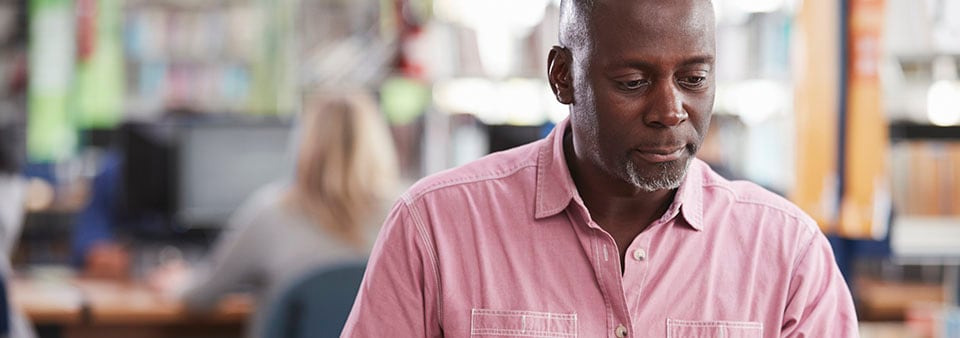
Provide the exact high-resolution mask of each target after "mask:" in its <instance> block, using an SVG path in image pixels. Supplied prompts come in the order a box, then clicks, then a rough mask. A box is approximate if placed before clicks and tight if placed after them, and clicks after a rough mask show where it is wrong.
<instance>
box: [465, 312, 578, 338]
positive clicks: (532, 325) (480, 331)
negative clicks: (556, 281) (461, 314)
mask: <svg viewBox="0 0 960 338" xmlns="http://www.w3.org/2000/svg"><path fill="white" fill-rule="evenodd" d="M470 335H474V336H476V335H486V336H520V337H576V336H577V314H576V313H549V312H534V311H510V310H489V309H473V310H472V311H471V313H470Z"/></svg>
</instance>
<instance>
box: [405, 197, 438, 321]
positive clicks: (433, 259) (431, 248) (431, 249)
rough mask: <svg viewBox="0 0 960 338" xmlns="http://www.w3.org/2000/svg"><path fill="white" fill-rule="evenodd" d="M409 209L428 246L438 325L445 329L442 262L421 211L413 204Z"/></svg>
mask: <svg viewBox="0 0 960 338" xmlns="http://www.w3.org/2000/svg"><path fill="white" fill-rule="evenodd" d="M407 208H408V209H409V212H410V214H411V215H412V216H413V223H414V225H416V226H417V232H418V233H419V234H420V240H421V241H423V245H425V246H427V257H429V258H430V261H431V263H433V275H434V278H435V279H436V281H437V325H439V326H440V327H443V285H442V284H440V262H439V260H438V259H437V257H436V255H435V253H436V250H437V248H436V246H435V245H433V241H431V240H430V237H429V236H427V231H426V229H425V228H424V225H423V224H424V223H423V220H422V219H420V214H419V212H418V211H419V210H418V209H416V205H414V204H412V203H411V204H407Z"/></svg>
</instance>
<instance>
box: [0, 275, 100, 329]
mask: <svg viewBox="0 0 960 338" xmlns="http://www.w3.org/2000/svg"><path fill="white" fill-rule="evenodd" d="M9 294H10V298H11V301H12V302H13V304H15V305H16V306H17V307H19V308H20V309H22V310H23V311H24V312H25V313H26V315H27V317H29V318H30V319H31V320H32V321H33V322H34V323H36V324H65V325H73V324H80V323H81V322H82V321H83V316H82V314H83V297H82V296H81V294H80V290H78V289H77V288H75V287H73V286H72V285H70V284H69V283H64V282H60V281H42V280H22V279H14V280H13V281H12V283H10V290H9Z"/></svg>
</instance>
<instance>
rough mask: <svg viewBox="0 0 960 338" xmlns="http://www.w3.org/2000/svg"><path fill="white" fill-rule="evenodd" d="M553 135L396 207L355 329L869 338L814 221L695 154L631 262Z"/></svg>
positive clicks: (436, 180)
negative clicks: (585, 196)
mask: <svg viewBox="0 0 960 338" xmlns="http://www.w3.org/2000/svg"><path fill="white" fill-rule="evenodd" d="M568 126H569V122H567V121H565V122H564V123H562V124H560V125H559V126H558V127H557V128H556V129H555V130H554V131H553V132H552V133H551V134H550V135H549V136H548V137H547V138H546V139H544V140H540V141H537V142H534V143H531V144H528V145H525V146H522V147H519V148H515V149H513V150H509V151H505V152H500V153H496V154H493V155H490V156H487V157H485V158H483V159H481V160H479V161H476V162H473V163H471V164H468V165H466V166H463V167H460V168H456V169H453V170H450V171H446V172H443V173H440V174H437V175H434V176H430V177H427V178H425V179H423V180H421V181H420V182H418V183H417V184H416V185H414V186H413V187H412V188H411V189H410V190H409V191H408V192H407V193H406V194H404V195H403V197H402V198H401V201H400V202H398V203H397V205H396V206H395V207H394V209H393V212H392V214H391V215H390V216H389V218H388V219H387V221H386V223H385V225H384V227H383V229H382V230H381V233H380V237H379V238H378V240H377V244H376V246H375V247H374V249H373V253H372V255H371V257H370V261H369V263H368V267H367V272H366V276H365V278H364V281H363V285H362V286H361V288H360V293H359V295H358V296H357V300H356V303H355V304H354V307H353V311H352V313H351V314H350V318H349V319H348V321H347V324H346V327H345V328H344V331H343V337H441V336H447V337H467V336H481V337H483V336H486V337H495V336H511V337H623V336H627V337H643V338H648V337H670V338H692V337H698V338H699V337H727V338H753V337H770V338H772V337H813V338H844V337H857V336H858V333H857V318H856V314H855V312H854V308H853V303H852V301H851V298H850V293H849V291H848V289H847V287H846V285H845V283H844V281H843V278H842V277H841V275H840V272H839V270H838V269H837V267H836V264H835V263H834V258H833V254H832V251H831V249H830V245H829V244H828V243H827V240H826V238H825V237H824V235H823V234H822V233H821V232H820V230H819V228H818V227H817V226H816V224H815V222H814V221H813V220H812V219H811V218H810V217H808V216H807V215H806V214H804V213H803V212H802V211H800V210H799V209H798V208H797V207H795V206H794V205H793V204H791V203H790V202H788V201H786V200H784V199H783V198H780V197H778V196H776V195H774V194H772V193H770V192H767V191H766V190H763V189H761V188H760V187H758V186H756V185H754V184H751V183H748V182H730V181H727V180H724V179H723V178H721V177H720V176H718V175H717V174H716V173H714V172H713V171H712V170H711V169H710V168H709V167H708V166H707V165H706V164H705V163H703V162H701V161H699V160H695V161H694V162H693V163H692V164H691V165H690V169H689V172H688V173H687V176H686V179H685V181H684V182H683V184H682V185H681V187H680V188H679V191H678V192H677V194H676V198H675V199H674V201H673V203H672V204H671V206H670V207H669V209H668V210H667V212H666V213H665V214H664V215H663V216H662V217H660V218H659V219H658V220H657V221H655V222H653V224H651V225H650V226H649V227H648V228H647V229H646V230H644V231H643V232H642V233H641V234H640V235H639V236H637V237H636V238H635V239H634V240H633V242H632V243H631V244H630V247H629V250H628V251H627V258H626V260H627V262H625V270H624V272H623V275H622V276H621V271H620V258H619V255H618V251H617V247H616V244H615V242H614V240H613V237H611V236H610V235H609V234H608V233H607V232H605V231H604V230H603V229H601V228H600V227H599V226H597V224H596V223H594V222H593V221H592V220H591V217H590V213H589V211H588V210H587V209H586V207H584V204H583V201H582V200H581V199H580V196H579V194H578V193H577V189H576V186H575V185H574V183H573V181H572V178H571V176H570V172H569V170H568V168H567V165H566V161H564V152H563V137H562V135H563V133H564V132H565V131H566V130H567V129H568Z"/></svg>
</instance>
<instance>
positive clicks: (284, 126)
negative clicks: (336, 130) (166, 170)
mask: <svg viewBox="0 0 960 338" xmlns="http://www.w3.org/2000/svg"><path fill="white" fill-rule="evenodd" d="M177 134H178V137H177V139H178V141H177V143H178V144H177V169H176V172H175V177H176V178H177V179H176V180H177V183H176V186H175V188H176V191H177V193H176V215H175V219H176V221H177V223H178V224H179V225H180V226H182V227H186V228H208V227H218V226H221V225H224V224H225V223H226V222H227V220H228V219H229V218H230V215H231V214H233V212H234V211H235V210H236V209H237V207H239V206H240V205H241V204H243V203H244V202H245V201H246V200H247V199H248V198H249V197H250V196H251V195H252V194H253V193H255V192H256V191H257V190H258V189H259V188H261V187H263V186H265V185H267V184H269V183H272V182H276V181H279V180H283V179H286V178H289V177H290V176H291V175H292V173H293V158H292V153H291V152H290V151H289V149H290V144H291V137H290V136H291V124H290V123H289V122H286V121H279V120H256V121H247V120H238V119H229V120H216V121H203V122H199V123H188V124H182V125H180V126H179V128H178V132H177Z"/></svg>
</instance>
